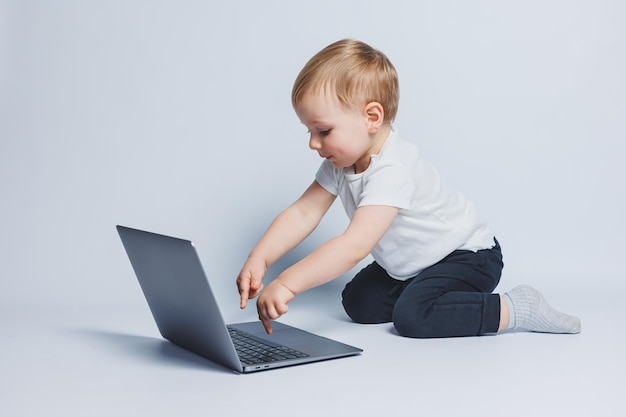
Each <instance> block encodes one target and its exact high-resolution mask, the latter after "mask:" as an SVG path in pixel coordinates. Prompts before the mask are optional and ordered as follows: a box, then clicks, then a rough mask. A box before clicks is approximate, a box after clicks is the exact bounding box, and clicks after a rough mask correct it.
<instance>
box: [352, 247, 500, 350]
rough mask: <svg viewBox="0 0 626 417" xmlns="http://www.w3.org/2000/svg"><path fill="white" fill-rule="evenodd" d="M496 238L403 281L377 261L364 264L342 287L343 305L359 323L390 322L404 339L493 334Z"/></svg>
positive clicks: (497, 309) (497, 259) (495, 324)
mask: <svg viewBox="0 0 626 417" xmlns="http://www.w3.org/2000/svg"><path fill="white" fill-rule="evenodd" d="M502 267H503V263H502V251H501V248H500V244H499V243H498V241H497V240H496V241H495V246H494V247H493V248H491V249H485V250H479V251H478V252H472V251H465V250H457V251H454V252H452V253H451V254H450V255H448V256H446V257H445V258H444V259H442V260H441V261H439V262H437V263H436V264H435V265H432V266H430V267H428V268H426V269H424V270H423V271H422V272H420V273H419V275H417V276H415V277H413V278H410V279H408V280H406V281H400V280H397V279H394V278H392V277H390V276H389V275H388V274H387V272H386V271H385V270H384V269H383V268H382V267H381V266H380V265H378V263H376V262H374V263H372V264H370V265H368V266H367V267H365V268H363V270H361V271H360V272H359V273H358V274H357V275H356V276H355V277H354V279H353V280H352V281H350V282H349V283H348V284H347V285H346V287H345V289H344V290H343V293H342V297H343V306H344V309H345V310H346V313H347V314H348V316H350V318H351V319H352V320H354V321H355V322H358V323H388V322H393V324H394V326H395V328H396V330H397V331H398V333H399V334H400V335H402V336H406V337H421V338H426V337H455V336H477V335H481V334H486V333H495V332H496V331H497V330H498V326H499V324H500V296H499V295H497V294H492V291H493V290H494V289H495V288H496V286H497V285H498V282H499V281H500V276H501V273H502Z"/></svg>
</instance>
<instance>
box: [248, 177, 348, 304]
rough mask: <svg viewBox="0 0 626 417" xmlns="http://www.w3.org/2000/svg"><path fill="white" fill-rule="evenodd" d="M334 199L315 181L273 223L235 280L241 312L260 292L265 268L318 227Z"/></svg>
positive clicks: (333, 196)
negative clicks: (239, 297) (249, 300)
mask: <svg viewBox="0 0 626 417" xmlns="http://www.w3.org/2000/svg"><path fill="white" fill-rule="evenodd" d="M335 198H336V196H335V195H333V194H331V193H329V192H328V191H326V190H325V189H324V188H323V187H322V186H321V185H319V183H318V182H317V181H313V183H312V184H311V185H310V186H309V188H307V190H306V191H305V192H304V194H302V196H301V197H300V198H299V199H298V200H296V202H294V203H293V204H292V205H291V206H289V207H288V208H287V209H285V210H284V211H283V212H282V213H280V214H279V215H278V216H277V217H276V219H274V221H273V222H272V224H271V225H270V226H269V228H268V229H267V231H266V232H265V234H264V235H263V236H262V237H261V239H260V240H259V242H258V243H257V244H256V246H255V247H254V249H252V251H251V252H250V255H249V256H248V260H247V261H246V263H245V264H244V266H243V268H242V269H241V272H240V273H239V276H238V277H237V287H238V288H239V294H240V296H241V299H240V306H241V308H245V307H246V305H247V303H248V299H250V298H254V297H256V296H257V295H258V294H259V292H260V291H261V290H262V289H263V282H262V281H263V276H264V275H265V271H266V270H267V268H268V267H269V266H270V265H272V264H273V263H274V262H276V260H278V259H279V258H280V257H281V256H283V255H284V254H286V253H287V252H289V251H290V250H291V249H293V248H294V247H296V246H297V245H298V244H299V243H300V242H302V241H303V240H304V239H305V238H306V237H307V236H308V235H309V234H310V233H311V232H312V231H313V230H314V229H315V228H316V227H317V225H318V224H319V222H320V220H321V219H322V217H324V214H326V212H327V211H328V209H329V208H330V206H331V205H332V203H333V201H335Z"/></svg>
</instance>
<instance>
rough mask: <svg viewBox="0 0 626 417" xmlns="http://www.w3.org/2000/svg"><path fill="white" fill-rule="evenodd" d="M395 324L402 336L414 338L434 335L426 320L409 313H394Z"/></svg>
mask: <svg viewBox="0 0 626 417" xmlns="http://www.w3.org/2000/svg"><path fill="white" fill-rule="evenodd" d="M393 326H394V328H395V329H396V331H397V332H398V334H399V335H400V336H404V337H413V338H429V337H433V332H432V330H431V329H430V328H429V326H428V325H427V323H426V322H425V321H424V320H419V319H416V318H415V317H409V316H408V315H407V314H394V315H393Z"/></svg>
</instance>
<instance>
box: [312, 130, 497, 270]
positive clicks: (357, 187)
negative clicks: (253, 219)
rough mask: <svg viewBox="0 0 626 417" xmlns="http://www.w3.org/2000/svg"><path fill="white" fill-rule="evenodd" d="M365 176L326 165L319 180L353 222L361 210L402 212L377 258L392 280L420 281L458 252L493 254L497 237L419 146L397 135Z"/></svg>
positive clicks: (379, 245) (381, 243) (374, 157)
mask: <svg viewBox="0 0 626 417" xmlns="http://www.w3.org/2000/svg"><path fill="white" fill-rule="evenodd" d="M371 158H372V159H371V163H370V165H369V167H368V168H367V169H366V170H365V171H364V172H362V173H360V174H354V170H353V168H335V167H334V166H333V165H332V163H331V162H330V161H328V160H325V161H324V162H322V165H321V166H320V168H319V170H318V171H317V174H316V176H315V179H316V180H317V182H318V183H319V184H320V185H321V186H322V187H324V188H325V189H326V190H327V191H328V192H330V193H332V194H334V195H338V196H339V197H340V198H341V201H342V203H343V206H344V208H345V210H346V213H347V214H348V216H349V217H350V218H352V215H353V214H354V212H355V211H356V209H357V207H361V206H371V205H380V206H393V207H398V208H399V209H400V211H399V212H398V215H397V216H396V218H395V219H394V221H393V223H392V224H391V226H390V227H389V229H388V230H387V232H386V233H385V234H384V235H383V237H382V239H380V241H379V242H378V243H377V244H376V246H375V247H374V249H373V250H372V256H373V258H374V259H375V260H376V262H378V264H379V265H380V266H381V267H383V268H384V269H385V270H386V271H387V273H388V274H389V275H391V276H392V277H394V278H396V279H401V280H405V279H408V278H411V277H414V276H416V275H417V274H419V273H420V271H422V270H423V269H424V268H427V267H429V266H431V265H434V264H435V263H437V262H439V261H440V260H441V259H443V258H444V257H446V256H447V255H449V254H450V253H451V252H453V251H454V250H457V249H464V250H471V251H474V252H475V251H477V250H480V249H487V248H492V247H493V246H494V244H495V242H494V236H493V234H492V233H491V231H490V230H489V228H488V226H487V224H486V223H485V222H484V221H483V220H482V219H480V217H479V215H478V212H477V210H476V207H475V206H474V204H473V203H472V202H470V201H468V200H467V199H466V198H465V197H463V196H462V195H461V194H460V193H458V192H457V191H455V190H453V189H451V188H450V187H448V186H447V185H446V184H445V183H444V182H443V180H442V178H441V176H440V175H439V173H438V172H437V170H436V169H435V168H434V167H433V166H432V165H431V164H430V163H429V162H427V161H426V160H424V159H423V158H422V157H421V155H420V152H419V150H418V149H417V146H415V145H414V144H412V143H409V142H405V141H403V140H402V139H401V138H400V137H399V136H398V134H397V132H395V131H392V132H391V135H390V136H389V137H388V138H387V140H386V141H385V144H384V145H383V147H382V149H381V151H380V153H379V154H378V155H372V156H371Z"/></svg>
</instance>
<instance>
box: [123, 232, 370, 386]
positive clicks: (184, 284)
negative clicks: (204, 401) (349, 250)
mask: <svg viewBox="0 0 626 417" xmlns="http://www.w3.org/2000/svg"><path fill="white" fill-rule="evenodd" d="M117 231H118V233H119V235H120V238H121V239H122V243H123V245H124V248H125V249H126V253H127V254H128V257H129V259H130V262H131V265H132V267H133V269H134V271H135V275H137V279H138V280H139V284H140V286H141V289H142V291H143V293H144V295H145V297H146V300H147V302H148V306H149V307H150V311H151V312H152V315H153V317H154V320H155V321H156V324H157V327H158V329H159V332H160V333H161V335H162V336H163V337H164V338H165V339H167V340H169V341H170V342H172V343H174V344H176V345H178V346H180V347H182V348H184V349H187V350H189V351H191V352H193V353H196V354H198V355H200V356H203V357H205V358H207V359H209V360H211V361H213V362H216V363H218V364H221V365H223V366H225V367H227V368H230V369H232V370H233V371H235V372H238V373H244V374H245V373H250V372H255V371H262V370H267V369H274V368H281V367H285V366H291V365H300V364H304V363H310V362H316V361H321V360H327V359H334V358H341V357H346V356H352V355H358V354H360V353H361V352H363V350H362V349H359V348H356V347H354V346H350V345H347V344H344V343H341V342H338V341H335V340H331V339H328V338H325V337H322V336H319V335H315V334H312V333H309V332H306V331H304V330H301V329H297V328H295V327H291V326H289V325H286V324H284V323H280V322H275V321H274V322H272V329H273V331H272V334H271V335H268V334H267V333H266V332H265V329H264V328H263V325H262V324H261V322H260V321H254V322H247V323H237V324H230V325H226V323H225V322H224V319H223V317H222V314H221V312H220V309H219V306H218V304H217V301H216V299H215V296H214V295H213V291H212V290H211V286H210V284H209V281H208V279H207V277H206V274H205V272H204V269H203V268H202V264H201V263H200V258H199V257H198V254H197V252H196V249H195V247H194V246H193V243H192V242H191V241H189V240H184V239H179V238H175V237H170V236H164V235H160V234H156V233H152V232H147V231H143V230H138V229H133V228H129V227H125V226H117Z"/></svg>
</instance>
